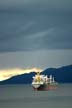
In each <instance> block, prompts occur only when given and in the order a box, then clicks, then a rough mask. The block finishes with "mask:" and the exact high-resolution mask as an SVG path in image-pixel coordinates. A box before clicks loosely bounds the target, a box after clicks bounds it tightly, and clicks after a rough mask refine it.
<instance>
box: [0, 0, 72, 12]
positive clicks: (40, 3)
mask: <svg viewBox="0 0 72 108" xmlns="http://www.w3.org/2000/svg"><path fill="white" fill-rule="evenodd" d="M8 8H9V9H10V8H11V9H13V8H14V9H29V10H30V9H33V10H34V9H35V10H37V9H49V10H53V9H55V10H56V9H58V10H71V11H72V1H71V0H0V9H8Z"/></svg>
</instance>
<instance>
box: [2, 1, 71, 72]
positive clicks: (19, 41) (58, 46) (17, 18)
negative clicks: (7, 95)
mask: <svg viewBox="0 0 72 108" xmlns="http://www.w3.org/2000/svg"><path fill="white" fill-rule="evenodd" d="M69 64H72V1H71V0H0V70H2V69H3V70H4V69H16V68H18V69H29V68H33V67H38V68H42V69H46V68H48V67H60V66H64V65H69Z"/></svg>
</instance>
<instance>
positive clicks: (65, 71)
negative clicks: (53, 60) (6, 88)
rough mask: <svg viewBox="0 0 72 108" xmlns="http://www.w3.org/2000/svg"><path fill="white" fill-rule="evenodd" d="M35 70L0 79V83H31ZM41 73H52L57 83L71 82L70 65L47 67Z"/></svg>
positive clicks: (71, 66)
mask: <svg viewBox="0 0 72 108" xmlns="http://www.w3.org/2000/svg"><path fill="white" fill-rule="evenodd" d="M35 74H36V73H35V72H31V73H29V74H28V73H26V74H22V75H17V76H13V77H11V78H9V79H7V80H4V81H0V85H4V84H31V82H32V77H33V76H34V75H35ZM41 74H44V75H48V76H49V75H53V76H54V78H55V80H56V81H57V82H59V83H72V65H68V66H63V67H60V68H47V69H45V70H44V71H43V72H41Z"/></svg>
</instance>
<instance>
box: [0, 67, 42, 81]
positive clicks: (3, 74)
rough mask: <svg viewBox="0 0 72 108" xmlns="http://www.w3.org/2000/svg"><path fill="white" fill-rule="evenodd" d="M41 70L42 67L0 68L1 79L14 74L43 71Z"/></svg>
mask: <svg viewBox="0 0 72 108" xmlns="http://www.w3.org/2000/svg"><path fill="white" fill-rule="evenodd" d="M41 71H43V70H42V69H40V68H30V69H19V68H14V69H5V70H0V81H2V80H6V79H9V78H11V77H12V76H16V75H21V74H25V73H30V72H41Z"/></svg>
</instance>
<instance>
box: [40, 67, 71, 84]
mask: <svg viewBox="0 0 72 108" xmlns="http://www.w3.org/2000/svg"><path fill="white" fill-rule="evenodd" d="M42 74H44V75H53V76H54V78H55V80H56V81H57V82H59V83H72V65H69V66H64V67H61V68H49V69H46V70H44V71H43V72H42Z"/></svg>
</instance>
